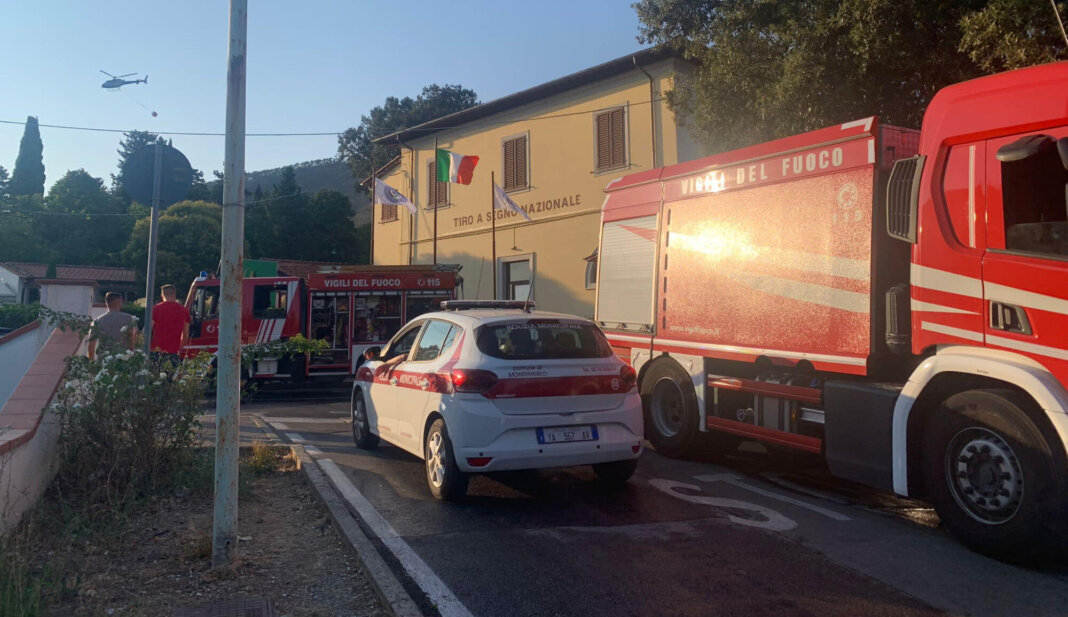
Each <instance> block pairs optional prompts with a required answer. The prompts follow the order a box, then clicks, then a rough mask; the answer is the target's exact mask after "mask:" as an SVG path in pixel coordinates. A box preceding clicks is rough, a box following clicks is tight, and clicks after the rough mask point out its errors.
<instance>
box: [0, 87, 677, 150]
mask: <svg viewBox="0 0 1068 617" xmlns="http://www.w3.org/2000/svg"><path fill="white" fill-rule="evenodd" d="M662 100H664V99H663V97H659V98H657V99H655V100H653V101H636V102H633V103H630V106H631V107H636V106H638V105H649V104H650V103H653V102H659V101H662ZM468 109H470V108H468ZM497 113H504V112H497ZM592 113H595V111H593V110H591V111H571V112H564V113H559V114H550V115H548V116H528V117H525V118H515V119H512V120H502V121H499V122H489V123H485V124H484V126H505V125H508V124H515V123H517V122H532V121H536V120H551V119H554V118H566V117H569V116H582V115H588V114H592ZM0 124H14V125H18V126H25V125H26V122H25V121H16V120H0ZM37 126H39V127H41V128H47V129H61V130H66V131H87V132H92V133H131V132H133V131H135V130H136V131H141V130H140V129H108V128H101V127H93V126H73V125H66V124H40V123H38V125H37ZM463 126H464V125H462V124H461V125H455V126H434V127H426V128H419V127H410V128H405V129H400V131H428V132H429V131H446V130H452V129H458V128H463ZM347 130H348V129H345V131H347ZM345 131H321V132H308V133H281V132H275V133H246V134H245V135H246V136H247V137H330V136H334V137H338V136H340V135H343V134H344V133H345ZM400 131H393V133H396V132H400ZM141 132H146V133H152V134H153V135H178V136H183V137H225V136H226V133H213V132H206V131H141ZM390 134H392V133H387V134H386V135H390ZM386 135H379V136H377V137H373V138H372V140H374V139H378V138H380V137H385V136H386Z"/></svg>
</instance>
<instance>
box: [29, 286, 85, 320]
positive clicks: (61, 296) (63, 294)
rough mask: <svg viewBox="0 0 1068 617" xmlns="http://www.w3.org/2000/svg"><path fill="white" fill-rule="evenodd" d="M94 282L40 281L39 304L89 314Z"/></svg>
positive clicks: (59, 309) (76, 313)
mask: <svg viewBox="0 0 1068 617" xmlns="http://www.w3.org/2000/svg"><path fill="white" fill-rule="evenodd" d="M95 288H96V285H95V284H88V285H77V284H71V283H48V282H41V304H43V305H45V306H47V307H48V308H50V309H53V310H56V311H65V312H67V313H74V314H75V315H89V313H90V307H91V306H92V305H93V291H94V289H95Z"/></svg>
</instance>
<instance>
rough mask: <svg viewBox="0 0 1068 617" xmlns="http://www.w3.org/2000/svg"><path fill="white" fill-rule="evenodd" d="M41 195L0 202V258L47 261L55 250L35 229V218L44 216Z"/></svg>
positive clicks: (51, 257) (2, 259)
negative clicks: (1, 204) (0, 203)
mask: <svg viewBox="0 0 1068 617" xmlns="http://www.w3.org/2000/svg"><path fill="white" fill-rule="evenodd" d="M42 202H43V199H42V197H41V196H40V195H21V196H18V197H11V198H9V199H8V200H7V201H6V202H4V204H3V206H0V261H31V262H37V263H42V262H48V261H51V260H54V259H55V254H56V251H55V250H54V248H53V247H52V246H51V244H50V243H48V242H46V241H45V240H44V239H43V238H41V236H39V235H38V233H37V227H38V226H37V225H36V224H35V221H36V220H38V218H40V217H42V216H44V215H43V214H42V213H43V211H44V205H43V203H42Z"/></svg>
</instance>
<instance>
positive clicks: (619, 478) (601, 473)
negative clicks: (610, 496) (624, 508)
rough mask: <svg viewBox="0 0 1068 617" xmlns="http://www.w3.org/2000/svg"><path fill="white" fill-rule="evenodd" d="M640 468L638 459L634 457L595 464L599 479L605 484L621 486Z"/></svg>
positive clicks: (594, 469) (615, 486)
mask: <svg viewBox="0 0 1068 617" xmlns="http://www.w3.org/2000/svg"><path fill="white" fill-rule="evenodd" d="M637 469H638V459H636V458H632V459H629V460H626V461H613V462H611V463H597V464H595V465H594V466H593V471H594V473H596V474H597V480H598V481H600V483H601V484H604V485H605V486H609V487H613V488H619V487H622V486H624V485H626V484H627V480H630V477H631V476H633V475H634V471H635V470H637Z"/></svg>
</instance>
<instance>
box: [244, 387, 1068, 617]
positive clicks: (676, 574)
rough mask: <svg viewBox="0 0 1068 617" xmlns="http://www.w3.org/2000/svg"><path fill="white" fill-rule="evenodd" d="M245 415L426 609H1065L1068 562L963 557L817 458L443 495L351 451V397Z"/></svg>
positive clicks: (489, 482)
mask: <svg viewBox="0 0 1068 617" xmlns="http://www.w3.org/2000/svg"><path fill="white" fill-rule="evenodd" d="M243 412H244V413H245V414H256V415H258V416H260V417H262V418H264V419H265V420H266V421H267V422H268V423H269V424H270V425H271V426H272V427H273V428H274V429H275V431H276V432H277V433H278V434H279V435H280V436H282V437H283V439H285V440H287V441H290V442H294V443H302V444H303V445H305V446H306V447H307V448H308V451H309V453H310V454H312V456H313V457H314V458H316V459H317V460H318V461H319V463H320V465H321V466H322V467H323V469H324V471H326V473H327V475H328V476H329V477H330V478H331V481H332V482H333V484H334V485H335V486H336V487H337V488H338V489H339V492H341V494H342V495H343V497H345V499H346V500H347V501H348V502H349V507H350V509H351V510H353V511H354V512H355V513H357V514H358V515H359V517H360V518H361V519H362V525H363V526H364V528H365V531H367V532H368V535H370V536H372V540H373V541H374V542H375V543H376V546H378V548H379V550H380V551H381V552H382V554H383V556H384V557H385V558H386V560H387V561H388V562H389V563H390V564H391V565H392V566H393V568H394V570H395V571H396V572H397V575H398V576H399V577H400V578H401V580H402V581H404V582H405V584H406V586H407V587H408V588H409V592H410V593H412V595H413V597H414V598H416V600H417V602H420V603H421V606H422V607H423V608H424V610H425V611H426V612H427V614H434V613H440V614H441V615H445V616H452V615H456V616H460V617H465V616H467V615H473V616H477V617H493V616H498V615H502V616H503V615H509V616H513V615H514V616H526V615H530V616H547V615H554V616H555V615H561V616H563V615H584V616H586V615H588V616H605V617H608V616H611V617H618V616H623V615H663V616H670V615H680V616H690V615H694V616H697V615H777V616H787V615H843V616H844V615H849V616H855V615H895V616H898V615H940V614H951V615H978V616H986V615H990V616H1003V615H1020V616H1024V615H1026V616H1028V617H1037V616H1041V615H1051V616H1052V615H1056V616H1063V615H1066V614H1068V560H1066V561H1065V562H1064V563H1063V564H1057V565H1053V566H1048V567H1045V568H1043V569H1023V568H1018V567H1014V566H1009V565H1005V564H1002V563H999V562H997V561H994V560H991V559H988V558H985V557H982V556H980V555H977V554H975V553H972V552H970V551H968V550H967V549H965V548H964V547H962V546H961V545H959V544H957V543H956V542H955V541H954V540H953V539H952V538H951V537H950V536H949V535H948V534H946V533H945V532H944V531H943V530H941V529H939V528H938V527H937V525H938V521H937V517H936V516H935V515H934V514H933V512H931V511H930V510H929V509H928V508H926V506H925V505H924V504H921V503H917V502H911V501H908V500H901V499H898V498H896V497H894V496H892V495H887V494H883V493H879V492H875V491H871V490H868V489H866V488H864V487H859V486H857V485H851V484H848V483H844V482H840V481H837V480H835V479H833V478H831V477H830V476H829V475H828V474H827V473H826V471H825V470H824V469H823V468H822V466H821V464H820V461H819V460H818V459H817V458H815V457H811V456H804V455H803V456H798V455H790V454H787V453H767V452H765V451H763V448H761V447H760V446H758V445H757V444H746V445H745V446H743V448H741V449H740V451H739V452H736V453H734V454H732V455H730V456H727V457H718V458H711V457H710V458H708V459H707V460H673V459H668V458H665V457H662V456H660V455H658V454H656V453H655V452H653V451H651V450H647V451H646V453H645V454H644V455H643V458H642V461H641V464H640V465H639V468H638V473H637V474H636V475H635V477H634V478H633V479H632V480H631V482H630V484H629V485H628V486H627V487H626V488H625V489H624V490H621V491H616V492H610V491H605V490H603V489H601V487H599V485H598V484H597V483H596V481H595V477H594V475H593V472H592V471H591V470H589V469H587V468H581V467H577V468H567V469H559V470H550V471H542V472H532V473H506V474H496V475H493V476H488V477H486V476H478V477H475V478H474V479H473V480H472V482H471V485H470V489H469V497H468V499H467V500H466V501H465V502H463V503H458V504H443V503H439V502H437V501H435V500H434V499H433V498H432V497H431V496H430V494H429V492H428V491H427V488H426V481H425V476H424V471H423V466H422V462H421V461H419V460H417V459H416V458H414V457H412V456H410V455H408V454H407V453H405V452H402V451H401V450H399V449H398V448H395V447H392V446H390V445H388V444H384V443H383V444H382V445H381V446H380V447H379V448H378V449H377V450H374V451H360V450H357V449H356V448H355V447H354V446H353V445H352V439H351V433H350V425H349V424H348V421H347V420H348V403H347V401H344V402H342V401H333V402H331V401H322V400H319V401H294V400H285V399H284V398H279V399H277V400H270V401H261V402H256V403H253V404H250V405H246V406H244V408H243Z"/></svg>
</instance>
